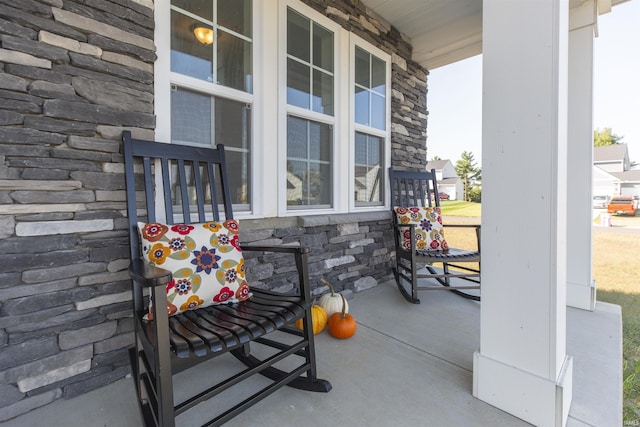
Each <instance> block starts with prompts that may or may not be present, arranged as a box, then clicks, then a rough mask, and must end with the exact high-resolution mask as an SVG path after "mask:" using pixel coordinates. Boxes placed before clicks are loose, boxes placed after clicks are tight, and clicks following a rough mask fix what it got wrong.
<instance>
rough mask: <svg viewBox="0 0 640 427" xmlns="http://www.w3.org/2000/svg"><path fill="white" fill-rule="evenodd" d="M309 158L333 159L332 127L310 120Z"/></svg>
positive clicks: (326, 160)
mask: <svg viewBox="0 0 640 427" xmlns="http://www.w3.org/2000/svg"><path fill="white" fill-rule="evenodd" d="M308 123H309V159H311V160H320V161H325V162H328V161H329V160H331V127H330V126H328V125H326V124H323V123H316V122H311V121H309V122H308Z"/></svg>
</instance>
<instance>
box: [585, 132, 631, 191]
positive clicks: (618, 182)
mask: <svg viewBox="0 0 640 427" xmlns="http://www.w3.org/2000/svg"><path fill="white" fill-rule="evenodd" d="M614 194H625V195H629V196H636V197H640V170H635V169H631V160H630V159H629V150H628V149H627V144H614V145H606V146H604V147H594V148H593V195H594V196H607V197H611V196H613V195H614Z"/></svg>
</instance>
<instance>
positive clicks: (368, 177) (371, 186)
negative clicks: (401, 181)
mask: <svg viewBox="0 0 640 427" xmlns="http://www.w3.org/2000/svg"><path fill="white" fill-rule="evenodd" d="M383 143H384V140H383V139H382V138H379V137H377V136H372V135H366V134H363V133H360V132H356V135H355V144H356V145H355V151H356V165H355V183H354V184H355V202H356V205H357V206H367V205H381V204H382V203H383V199H384V193H383V185H384V182H383V170H384V165H383V164H382V161H381V159H382V153H383V150H384V146H383Z"/></svg>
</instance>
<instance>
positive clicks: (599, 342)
mask: <svg viewBox="0 0 640 427" xmlns="http://www.w3.org/2000/svg"><path fill="white" fill-rule="evenodd" d="M420 297H421V300H422V304H420V305H413V304H409V303H407V302H406V301H404V300H403V299H402V297H401V296H400V294H399V292H398V291H397V289H396V288H395V283H393V282H387V283H383V284H381V285H379V286H377V287H375V288H373V289H370V290H367V291H364V292H361V293H359V294H356V295H355V297H354V298H353V299H352V300H351V301H350V305H351V313H352V314H353V315H354V316H355V318H356V319H357V321H358V330H357V333H356V335H355V336H354V337H353V338H351V339H349V340H344V341H343V340H336V339H334V338H332V337H331V336H330V335H329V334H328V333H327V332H326V331H325V332H323V333H321V334H319V335H318V336H317V337H316V350H317V357H318V372H319V376H320V377H321V378H325V379H327V380H329V381H331V383H332V384H333V390H331V392H329V393H327V394H316V393H310V392H301V391H298V390H294V389H290V388H285V389H281V390H279V391H277V392H276V393H274V394H273V395H271V396H270V397H268V398H266V399H265V400H263V401H262V402H260V403H259V404H258V405H256V406H254V407H252V408H250V409H249V410H247V411H245V412H244V413H243V414H241V415H240V416H238V417H236V418H235V419H233V420H232V421H230V422H229V423H227V424H226V425H228V426H231V427H253V426H255V427H258V426H260V427H269V426H274V427H275V426H296V425H305V426H317V427H325V426H327V425H344V426H350V427H351V426H368V427H369V426H394V427H404V426H406V427H416V426H435V427H446V426H455V427H460V426H473V427H478V426H491V427H494V426H526V425H529V424H528V423H526V422H524V421H522V420H520V419H518V418H515V417H513V416H511V415H509V414H507V413H505V412H503V411H501V410H499V409H497V408H495V407H493V406H490V405H488V404H486V403H484V402H482V401H480V400H478V399H475V398H474V397H473V396H472V394H471V390H472V360H473V352H474V351H476V350H477V349H478V347H479V343H480V339H479V333H480V325H479V322H480V304H479V303H477V302H474V301H469V300H465V299H463V298H461V297H459V296H456V295H454V294H452V293H450V292H446V291H424V292H422V293H421V294H420ZM567 335H568V342H567V353H568V354H569V355H571V356H573V358H574V378H573V403H572V405H571V409H570V413H569V422H568V426H570V427H583V426H598V427H603V426H604V427H607V426H621V425H622V323H621V311H620V307H619V306H615V305H611V304H605V303H598V304H597V309H596V311H595V312H587V311H582V310H578V309H573V308H569V309H568V313H567ZM218 359H220V358H218ZM214 362H215V361H214ZM218 362H221V360H218ZM223 363H227V362H223ZM229 363H232V362H231V361H229ZM215 369H219V367H218V368H213V367H212V371H214V370H215ZM200 377H201V375H200ZM199 379H200V378H199V377H198V376H197V375H196V376H195V377H192V378H189V377H185V378H183V380H184V383H185V384H187V385H188V386H189V387H191V385H192V384H193V383H194V382H197V381H198V380H199ZM196 409H199V408H196ZM201 422H202V420H199V419H196V417H195V416H193V415H191V411H190V412H187V413H186V414H183V415H182V416H181V417H179V418H178V425H180V426H192V425H200V423H201ZM0 424H1V425H2V426H5V427H17V426H21V427H37V426H42V427H45V426H46V427H57V426H60V427H62V426H65V427H75V426H82V427H90V426H96V427H98V426H100V427H103V426H109V427H111V426H118V427H129V426H138V425H141V418H140V416H139V413H138V408H137V406H136V400H135V392H134V384H133V380H132V379H130V378H125V379H123V380H120V381H117V382H115V383H113V384H111V385H109V386H106V387H103V388H101V389H98V390H95V391H92V392H90V393H87V394H85V395H83V396H80V397H77V398H74V399H70V400H57V401H55V402H54V403H52V404H50V405H47V406H46V407H42V408H39V409H37V410H34V411H32V412H29V413H27V414H24V415H22V416H20V417H17V418H14V419H12V420H9V421H7V422H5V423H0Z"/></svg>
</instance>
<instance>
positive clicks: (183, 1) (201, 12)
mask: <svg viewBox="0 0 640 427" xmlns="http://www.w3.org/2000/svg"><path fill="white" fill-rule="evenodd" d="M227 1H229V0H227ZM232 2H233V3H235V0H233V1H232ZM171 4H172V5H173V6H177V7H179V8H180V9H184V10H186V11H188V12H191V13H193V14H194V15H198V16H199V17H201V18H203V19H206V20H207V21H213V2H212V1H210V0H209V1H202V0H196V1H194V0H171Z"/></svg>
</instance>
